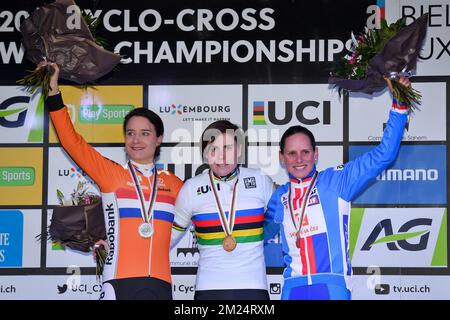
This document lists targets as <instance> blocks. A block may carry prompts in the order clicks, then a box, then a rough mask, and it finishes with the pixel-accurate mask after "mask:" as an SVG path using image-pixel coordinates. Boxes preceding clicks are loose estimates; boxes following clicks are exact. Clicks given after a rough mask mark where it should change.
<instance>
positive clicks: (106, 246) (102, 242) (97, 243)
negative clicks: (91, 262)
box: [92, 240, 109, 259]
mask: <svg viewBox="0 0 450 320" xmlns="http://www.w3.org/2000/svg"><path fill="white" fill-rule="evenodd" d="M100 246H103V248H105V250H106V251H107V252H108V251H109V246H108V243H107V242H106V241H105V240H98V241H97V242H96V243H95V245H94V250H92V255H93V256H94V259H96V258H97V254H96V253H95V249H97V248H98V247H100Z"/></svg>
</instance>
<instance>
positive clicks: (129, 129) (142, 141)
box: [125, 116, 163, 164]
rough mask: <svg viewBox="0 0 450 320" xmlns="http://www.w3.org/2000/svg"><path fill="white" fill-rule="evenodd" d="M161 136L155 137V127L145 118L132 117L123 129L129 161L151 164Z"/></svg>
mask: <svg viewBox="0 0 450 320" xmlns="http://www.w3.org/2000/svg"><path fill="white" fill-rule="evenodd" d="M162 139H163V136H162V135H161V136H159V137H157V136H156V130H155V126H154V125H153V124H152V123H151V122H150V121H149V120H148V119H147V118H145V117H141V116H133V117H131V118H130V119H129V120H128V123H127V126H126V128H125V150H126V152H127V155H128V157H129V158H130V160H132V161H134V162H137V163H141V164H147V163H151V162H153V159H154V157H155V150H156V148H157V147H158V146H160V145H161V142H162Z"/></svg>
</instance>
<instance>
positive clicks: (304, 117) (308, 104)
mask: <svg viewBox="0 0 450 320" xmlns="http://www.w3.org/2000/svg"><path fill="white" fill-rule="evenodd" d="M267 105H268V110H267V117H268V120H269V121H270V122H271V123H272V124H275V125H285V124H288V123H290V122H291V121H292V118H293V116H294V115H295V118H296V120H294V121H298V122H300V123H301V124H304V125H315V124H319V123H322V124H324V125H329V124H331V102H330V101H322V102H318V101H313V100H307V101H303V102H300V103H299V104H297V105H296V106H294V102H293V101H285V102H284V109H283V106H280V105H277V104H276V102H275V101H268V102H267ZM275 110H278V114H277V113H276V112H275ZM280 110H284V113H283V112H280ZM254 112H255V111H254ZM258 112H259V113H261V110H259V111H258ZM259 115H260V116H261V114H259Z"/></svg>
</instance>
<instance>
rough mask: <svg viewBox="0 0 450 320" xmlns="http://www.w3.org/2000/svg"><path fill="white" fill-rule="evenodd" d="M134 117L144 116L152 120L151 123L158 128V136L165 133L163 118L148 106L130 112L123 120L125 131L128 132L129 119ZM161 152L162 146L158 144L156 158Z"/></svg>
mask: <svg viewBox="0 0 450 320" xmlns="http://www.w3.org/2000/svg"><path fill="white" fill-rule="evenodd" d="M132 117H143V118H146V119H147V120H148V121H150V123H151V124H153V126H154V127H155V130H156V136H157V137H160V136H162V135H163V134H164V123H163V122H162V120H161V118H160V117H159V116H158V115H157V114H156V113H155V112H153V111H152V110H149V109H146V108H136V109H133V110H132V111H130V113H128V114H127V115H126V117H125V119H124V121H123V132H124V133H126V129H127V124H128V121H130V119H131V118H132ZM160 152H161V148H160V147H159V146H158V147H156V150H155V158H157V157H159V154H160Z"/></svg>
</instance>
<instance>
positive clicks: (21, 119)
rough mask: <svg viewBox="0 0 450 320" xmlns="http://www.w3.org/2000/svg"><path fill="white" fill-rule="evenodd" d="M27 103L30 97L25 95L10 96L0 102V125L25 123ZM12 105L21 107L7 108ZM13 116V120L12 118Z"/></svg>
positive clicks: (13, 126)
mask: <svg viewBox="0 0 450 320" xmlns="http://www.w3.org/2000/svg"><path fill="white" fill-rule="evenodd" d="M29 103H30V97H27V96H20V97H11V98H9V99H6V100H5V101H3V102H2V103H1V104H0V126H2V127H5V128H18V127H22V126H23V125H24V123H25V118H26V116H27V111H28V109H27V108H28V104H29ZM13 105H21V107H18V108H17V107H16V108H11V109H9V107H11V106H13ZM7 117H8V119H7ZM13 118H15V120H12V119H13Z"/></svg>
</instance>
